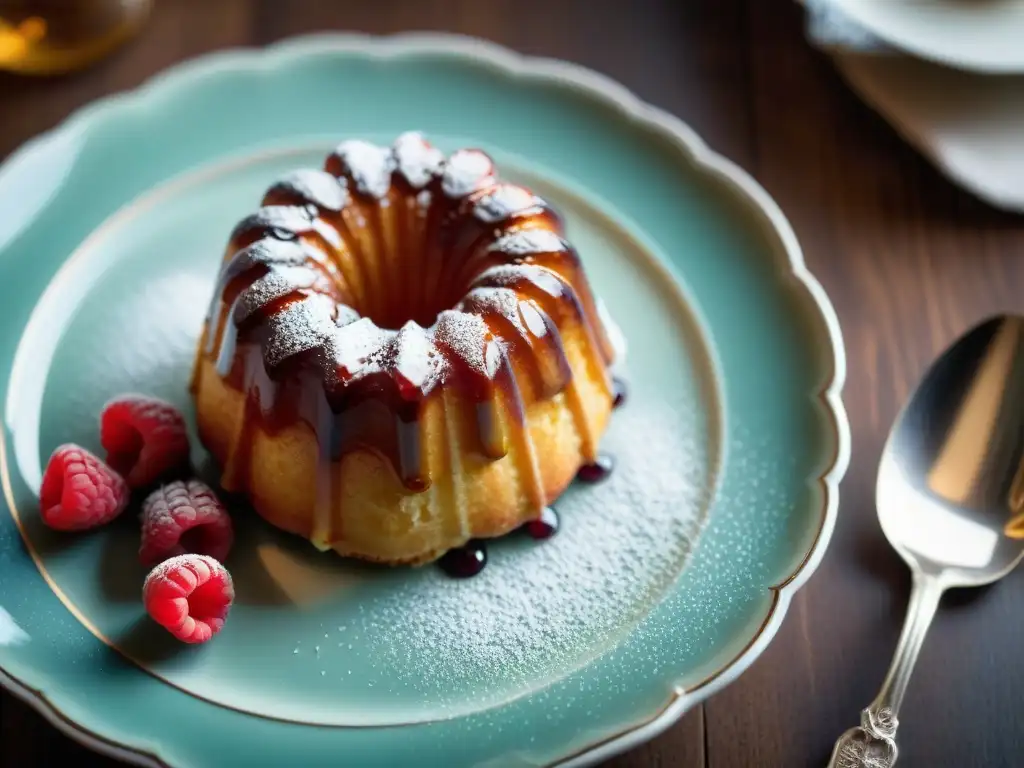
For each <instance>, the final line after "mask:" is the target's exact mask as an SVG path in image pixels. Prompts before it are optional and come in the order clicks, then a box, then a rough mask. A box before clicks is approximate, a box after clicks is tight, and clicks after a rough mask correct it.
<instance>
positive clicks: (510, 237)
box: [488, 229, 569, 256]
mask: <svg viewBox="0 0 1024 768" xmlns="http://www.w3.org/2000/svg"><path fill="white" fill-rule="evenodd" d="M488 250H490V251H493V252H497V253H504V254H505V255H507V256H531V255H533V254H536V253H560V252H563V251H567V250H569V244H568V243H567V242H566V241H565V240H564V239H563V238H562V237H560V236H559V235H558V234H557V233H555V232H552V231H551V230H550V229H514V230H511V231H509V232H506V233H505V234H504V235H502V236H501V237H499V238H498V239H497V240H495V241H494V242H493V243H491V245H490V248H489V249H488Z"/></svg>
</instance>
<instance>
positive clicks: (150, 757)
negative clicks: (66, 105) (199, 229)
mask: <svg viewBox="0 0 1024 768" xmlns="http://www.w3.org/2000/svg"><path fill="white" fill-rule="evenodd" d="M313 52H345V53H356V54H361V55H366V56H369V57H373V58H381V59H389V58H398V57H401V56H406V55H415V54H421V53H433V54H438V53H441V54H445V55H448V56H452V57H454V58H458V57H461V58H464V59H467V60H468V61H470V62H472V63H474V64H476V65H479V64H481V63H483V64H485V65H489V66H492V67H494V68H496V69H498V70H500V71H502V72H503V73H504V74H506V75H508V76H510V77H513V78H520V79H536V80H545V81H550V82H555V83H557V84H559V85H561V86H563V87H567V88H571V89H575V90H577V91H581V92H583V93H586V94H587V95H588V96H590V97H591V98H596V99H599V100H601V101H603V102H605V103H606V104H609V105H612V106H614V107H615V108H616V110H617V111H618V112H619V114H620V115H621V117H622V118H624V119H626V120H629V121H632V122H637V123H640V124H643V125H644V126H646V127H647V128H648V129H650V130H654V131H657V132H658V133H660V134H662V135H663V136H664V137H666V138H668V139H670V140H671V141H672V143H674V144H675V145H676V146H678V147H679V148H680V149H682V150H684V152H685V155H686V156H687V157H688V158H689V159H690V160H691V161H692V162H693V163H694V164H695V166H697V167H699V168H701V169H704V170H705V171H707V172H709V173H711V174H713V175H715V176H716V177H718V178H719V179H720V180H723V181H725V182H727V183H728V184H730V185H731V186H732V187H733V188H734V190H735V192H736V194H737V197H738V198H740V199H741V200H742V201H743V202H744V203H745V204H746V205H747V206H748V207H750V208H751V209H752V210H753V211H755V212H756V213H757V214H759V215H760V216H761V217H762V218H763V219H764V220H765V222H766V223H767V224H768V226H769V227H770V228H771V230H772V231H773V232H774V233H775V235H776V237H777V239H778V246H779V250H781V251H782V252H784V253H785V254H786V257H787V260H788V268H789V272H790V273H791V275H792V277H794V278H795V279H796V281H797V283H798V284H799V285H800V286H801V287H802V288H803V290H804V292H805V294H806V298H808V299H809V300H810V301H811V303H812V305H813V307H814V309H815V310H816V319H817V320H818V321H819V322H820V324H821V326H822V327H821V328H819V329H818V330H819V332H821V331H823V332H824V342H825V343H824V344H822V347H823V349H824V347H825V346H826V345H827V347H829V348H830V350H831V355H832V360H831V363H832V376H831V380H830V381H829V382H828V384H827V385H826V386H824V387H823V388H822V390H821V391H819V392H817V393H816V400H817V404H818V406H819V407H820V408H821V409H822V411H823V414H822V415H823V416H824V417H825V418H826V419H827V421H828V422H829V423H828V426H829V427H830V428H831V431H832V433H833V438H834V455H833V457H832V459H831V460H830V461H829V462H828V464H827V466H826V467H825V468H824V469H823V472H822V474H821V475H819V476H818V477H816V478H808V482H809V483H810V484H816V485H818V486H820V488H821V490H822V498H823V504H822V509H821V521H820V525H819V528H818V531H817V534H816V535H815V537H814V540H813V542H812V544H811V546H810V548H809V550H808V551H807V553H806V554H805V556H804V558H803V559H802V560H801V561H800V563H799V564H798V565H797V567H796V568H795V569H794V571H793V572H792V573H791V574H790V575H789V576H788V577H787V578H786V579H784V580H782V581H781V582H780V583H779V584H777V585H775V586H773V587H772V588H771V589H772V602H771V605H770V607H769V609H768V612H767V614H766V616H765V617H764V620H763V622H762V623H761V625H760V627H759V629H758V631H757V633H756V634H755V635H754V636H753V637H752V638H750V640H749V642H748V643H747V645H746V646H745V647H744V648H743V650H742V651H741V652H740V653H739V654H737V655H736V656H735V657H734V658H733V659H731V660H730V661H729V662H728V663H726V664H725V665H723V666H722V667H721V668H720V669H718V670H716V671H715V672H714V673H713V674H711V675H709V676H708V677H707V678H705V679H704V680H703V681H702V682H700V683H699V684H697V685H696V686H694V687H692V688H690V689H689V690H685V689H683V688H682V687H681V686H678V685H676V686H675V687H674V690H673V693H672V695H671V696H670V697H669V699H668V701H667V702H666V703H665V704H664V705H663V706H662V707H661V708H660V709H659V710H658V711H657V712H655V713H654V714H653V715H652V716H650V717H648V718H646V719H644V720H642V721H640V722H639V723H635V724H633V725H631V726H630V727H629V728H627V729H625V730H623V731H621V732H619V733H616V734H614V735H612V736H609V737H607V738H605V739H603V740H602V741H600V742H598V743H596V744H592V745H588V746H587V747H586V748H584V749H583V750H582V751H579V752H577V753H575V754H574V755H570V756H567V757H566V758H563V759H562V760H560V761H558V762H557V763H555V765H557V766H560V768H569V767H570V766H572V767H573V768H575V767H577V766H584V765H591V764H593V763H595V762H598V761H600V760H602V759H606V758H608V757H610V756H612V755H615V754H618V753H620V752H623V751H625V750H627V749H629V748H630V747H632V746H635V745H637V744H640V743H643V742H645V741H647V740H649V739H651V738H654V737H655V736H657V735H658V734H660V733H662V732H663V731H665V730H666V729H667V728H668V727H669V726H671V725H672V724H673V723H675V722H676V721H677V720H678V719H679V718H680V717H681V716H682V715H683V713H684V712H686V711H687V710H689V709H690V708H691V707H693V706H694V705H696V704H698V703H700V702H702V701H704V700H705V699H707V698H708V697H710V696H712V695H713V694H715V693H716V692H718V691H719V690H721V689H722V688H724V687H725V686H727V685H728V684H729V683H731V682H732V681H734V680H735V679H736V678H737V677H739V676H740V675H741V674H742V673H743V672H744V671H745V670H746V669H747V668H748V667H749V666H750V665H751V664H752V663H753V662H754V660H755V659H757V657H758V656H760V655H761V653H762V652H763V651H764V649H765V648H766V647H767V645H768V643H769V642H771V640H772V638H773V637H774V636H775V633H776V632H777V631H778V628H779V626H780V625H781V623H782V620H783V619H784V618H785V615H786V612H787V609H788V607H789V603H790V601H791V600H792V598H793V595H794V594H795V593H796V592H797V590H799V589H800V587H801V586H803V585H804V583H806V581H807V580H808V579H809V578H810V576H811V574H812V573H813V572H814V571H815V569H816V568H817V566H818V564H819V563H820V562H821V559H822V557H823V555H824V552H825V549H826V547H827V545H828V542H829V540H830V539H831V536H832V531H833V529H834V528H835V521H836V514H837V510H838V503H839V495H838V486H839V482H840V481H841V480H842V478H843V476H844V475H845V473H846V469H847V466H848V464H849V459H850V429H849V422H848V419H847V416H846V411H845V408H844V406H843V403H842V398H841V392H842V388H843V384H844V383H845V380H846V357H845V352H844V347H843V340H842V333H841V331H840V328H839V320H838V318H837V316H836V313H835V310H834V308H833V307H832V304H831V302H830V301H829V299H828V296H827V295H826V294H825V291H824V289H823V288H822V287H821V284H820V283H819V282H818V281H817V279H816V278H815V277H814V276H813V275H812V274H811V273H810V272H809V271H808V269H807V267H806V265H805V263H804V259H803V253H802V251H801V249H800V245H799V243H798V242H797V239H796V235H795V234H794V232H793V230H792V228H791V226H790V224H789V222H788V221H787V220H786V218H785V216H784V215H783V213H782V211H781V209H780V208H779V207H778V205H777V204H776V203H775V201H774V200H772V198H771V197H770V196H769V195H768V193H767V192H766V191H765V190H764V188H763V187H761V186H760V184H758V183H757V182H756V181H755V180H754V179H753V178H752V177H751V176H750V175H749V174H747V172H746V171H744V170H743V169H741V168H740V167H739V166H737V165H736V164H735V163H733V162H732V161H730V160H728V159H726V158H725V157H723V156H721V155H719V154H718V153H716V152H715V151H713V150H712V149H711V148H710V147H708V146H707V144H705V143H704V141H703V140H702V139H701V138H700V136H698V135H697V133H696V132H695V131H694V130H693V129H692V128H690V127H689V126H688V125H687V124H685V123H684V122H683V121H682V120H680V119H679V118H677V117H675V116H673V115H671V114H669V113H667V112H665V111H664V110H661V109H659V108H657V107H653V106H651V105H649V104H646V103H644V102H643V101H641V100H640V99H638V98H637V97H636V96H635V95H633V94H632V93H631V92H630V91H629V90H627V89H626V88H625V87H624V86H622V85H620V84H619V83H617V82H615V81H614V80H611V79H610V78H607V77H605V76H604V75H601V74H598V73H597V72H594V71H593V70H590V69H587V68H586V67H583V66H581V65H578V64H573V63H570V62H566V61H561V60H557V59H549V58H539V57H532V56H525V55H522V54H519V53H517V52H515V51H512V50H511V49H508V48H505V47H503V46H500V45H497V44H495V43H491V42H487V41H484V40H480V39H478V38H473V37H467V36H463V35H456V34H447V33H431V32H412V33H402V34H397V35H390V36H375V35H363V34H343V33H322V34H314V35H305V36H300V37H293V38H289V39H286V40H283V41H280V42H278V43H275V44H272V45H270V46H267V47H265V48H252V47H250V48H234V49H227V50H224V51H219V52H215V53H211V54H207V55H205V56H201V57H198V58H196V59H193V60H191V61H187V62H184V63H182V64H178V65H176V66H174V67H172V68H170V69H168V70H165V71H164V72H161V73H158V74H156V75H154V76H153V77H152V78H150V79H149V80H148V81H146V82H145V83H143V84H142V85H141V86H139V87H138V88H136V89H133V90H130V91H126V92H123V93H117V94H112V95H110V96H106V97H103V98H101V99H98V100H97V101H94V102H92V103H91V104H89V105H87V106H85V107H83V108H81V109H79V110H78V111H77V112H76V113H74V114H73V115H72V116H71V117H69V118H68V119H67V120H65V121H64V122H63V123H62V124H61V125H59V126H57V127H56V128H54V129H52V130H50V131H47V132H45V133H42V134H40V135H38V136H36V137H35V138H33V139H30V140H29V141H28V142H26V143H25V144H24V145H22V146H21V147H20V148H19V149H18V150H16V151H15V152H14V153H12V154H11V155H10V156H9V157H8V158H7V160H6V161H5V162H4V163H3V164H2V165H0V181H2V180H3V177H4V175H5V173H4V171H6V170H8V169H10V168H11V167H12V166H14V165H15V164H17V163H21V162H26V161H29V160H30V159H31V158H32V157H33V156H35V155H37V154H39V153H43V152H45V151H46V150H47V148H48V145H49V144H51V143H54V142H55V141H56V140H58V139H59V138H60V137H61V136H62V135H64V134H70V133H72V132H74V131H77V130H81V129H83V128H85V127H86V126H87V124H88V123H89V121H91V120H92V119H94V118H95V117H96V115H99V114H102V113H103V112H106V111H108V110H110V109H114V108H116V107H117V106H118V105H119V104H121V103H124V102H128V101H131V100H134V99H146V98H153V97H164V96H166V95H167V94H168V93H170V92H173V90H174V89H176V88H181V87H185V86H186V85H187V84H189V83H190V82H192V81H193V79H195V78H196V77H200V76H209V75H212V74H215V73H216V74H220V73H223V72H226V71H231V70H235V71H247V70H251V69H269V68H273V67H274V66H277V65H279V64H281V63H283V62H287V61H288V60H289V59H292V58H296V57H300V56H305V55H308V54H310V53H313ZM0 685H3V686H4V687H5V688H6V689H7V690H9V691H11V692H12V693H13V694H14V695H16V696H17V697H18V698H20V699H22V700H24V701H26V702H27V703H28V704H29V705H31V706H32V707H33V708H34V709H36V710H37V711H38V712H39V713H40V714H42V715H43V716H44V717H45V718H46V719H47V720H48V721H49V722H50V723H52V724H53V725H54V726H56V727H57V728H58V729H60V730H61V731H63V732H64V733H65V734H67V735H68V736H70V737H72V738H74V739H75V740H77V741H79V742H80V743H82V744H84V745H85V746H87V747H89V748H90V749H93V750H95V751H97V752H100V753H103V754H106V755H109V756H111V757H114V758H116V759H119V760H123V761H128V762H131V763H134V764H136V765H143V766H156V767H157V768H170V766H169V765H168V763H166V762H164V761H163V760H162V759H161V758H160V757H159V756H158V755H156V754H155V753H154V752H150V751H147V750H145V749H140V748H136V747H132V746H129V745H127V744H122V743H118V742H115V741H113V740H111V739H109V738H107V737H104V736H103V735H101V734H99V733H97V732H95V731H92V730H89V729H87V728H85V727H84V726H82V725H81V724H80V723H78V722H76V721H74V720H73V719H71V718H69V717H68V716H66V715H64V714H63V713H62V712H61V711H60V709H59V708H58V707H57V706H56V704H55V703H54V702H53V701H51V700H50V698H49V697H47V696H46V694H45V693H44V692H43V691H41V690H38V689H35V688H33V687H31V686H30V685H29V684H28V683H27V682H26V681H24V680H21V679H19V678H17V677H15V676H13V675H11V674H10V673H9V672H7V671H6V670H4V669H3V668H0Z"/></svg>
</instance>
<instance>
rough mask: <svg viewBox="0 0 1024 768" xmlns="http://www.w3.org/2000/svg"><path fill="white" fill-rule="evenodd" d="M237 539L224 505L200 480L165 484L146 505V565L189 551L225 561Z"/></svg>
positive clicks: (141, 555)
mask: <svg viewBox="0 0 1024 768" xmlns="http://www.w3.org/2000/svg"><path fill="white" fill-rule="evenodd" d="M234 538H235V535H234V528H233V527H232V525H231V518H230V517H229V516H228V513H227V510H225V509H224V505H223V504H221V503H220V500H219V499H218V498H217V496H216V495H215V494H214V492H213V491H211V490H210V489H209V488H208V487H207V486H206V485H205V484H203V483H201V482H199V481H198V480H189V481H188V482H182V481H180V480H179V481H177V482H174V483H170V484H169V485H165V486H163V487H162V488H158V489H157V490H155V491H153V492H152V493H151V494H150V495H149V496H148V497H147V498H146V500H145V501H144V502H143V503H142V544H141V545H140V546H139V560H141V561H142V563H143V565H155V564H156V563H159V562H161V561H163V560H166V559H167V558H169V557H174V556H175V555H184V554H186V553H189V552H193V553H196V554H200V555H209V556H210V557H212V558H215V559H217V560H222V561H223V560H224V559H226V558H227V556H228V552H229V551H231V544H232V542H233V541H234Z"/></svg>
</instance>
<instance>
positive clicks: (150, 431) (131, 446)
mask: <svg viewBox="0 0 1024 768" xmlns="http://www.w3.org/2000/svg"><path fill="white" fill-rule="evenodd" d="M100 442H101V443H102V444H103V447H104V448H105V449H106V450H107V463H108V464H110V466H112V467H113V468H114V469H115V470H117V471H118V472H119V473H120V474H121V475H122V476H123V477H124V479H125V480H127V481H128V485H130V486H131V487H132V488H141V487H145V486H147V485H150V484H152V483H154V482H156V481H158V480H159V479H160V478H161V477H165V476H166V475H168V474H169V473H170V472H172V471H174V470H176V469H179V468H181V467H183V466H184V465H185V464H186V463H187V462H188V452H189V449H188V432H187V430H186V429H185V418H184V417H183V416H182V415H181V412H180V411H179V410H178V409H177V408H175V407H174V406H173V405H171V404H170V403H167V402H164V401H163V400H158V399H156V398H154V397H146V396H144V395H122V396H121V397H118V398H115V399H113V400H111V401H110V402H109V403H107V404H106V406H104V408H103V413H102V414H101V415H100Z"/></svg>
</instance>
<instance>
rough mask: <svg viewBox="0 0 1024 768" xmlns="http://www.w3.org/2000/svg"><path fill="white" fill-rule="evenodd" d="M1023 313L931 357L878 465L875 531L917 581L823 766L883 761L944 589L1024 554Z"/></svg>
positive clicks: (892, 753)
mask: <svg viewBox="0 0 1024 768" xmlns="http://www.w3.org/2000/svg"><path fill="white" fill-rule="evenodd" d="M1022 459H1024V318H1020V317H1010V316H1007V317H996V318H993V319H991V320H988V321H986V322H984V323H982V324H981V325H979V326H978V327H976V328H974V329H973V330H972V331H970V332H968V333H967V334H966V335H965V336H963V337H962V338H961V339H960V340H959V341H957V342H956V343H955V344H954V345H953V346H952V347H950V348H949V349H948V350H947V351H946V352H944V353H943V355H942V356H941V357H940V358H939V359H938V360H937V361H936V362H935V364H934V365H933V366H932V368H931V369H930V370H929V371H928V373H927V374H926V375H925V377H924V380H923V381H922V382H921V384H920V385H919V387H918V389H917V391H916V392H915V393H914V395H913V396H912V397H911V399H910V402H909V403H908V404H907V405H906V407H905V408H904V409H903V412H902V413H901V414H900V415H899V417H898V418H897V420H896V424H895V425H894V426H893V429H892V432H891V433H890V435H889V440H888V442H887V443H886V446H885V450H884V451H883V452H882V461H881V464H880V466H879V469H878V487H877V489H876V505H877V507H878V519H879V522H880V523H881V524H882V530H883V531H884V532H885V535H886V538H888V539H889V542H890V543H891V544H892V546H893V547H894V548H895V549H896V551H897V552H899V554H900V556H901V557H902V558H903V559H904V560H905V561H906V563H907V565H908V566H910V570H911V573H912V575H913V588H912V590H911V593H910V605H909V607H908V609H907V618H906V621H905V623H904V625H903V632H902V634H901V635H900V640H899V645H898V646H897V647H896V655H895V656H894V658H893V660H892V666H890V667H889V673H888V674H887V675H886V677H885V682H884V683H882V690H880V691H879V692H878V696H876V697H875V700H874V701H873V702H871V704H869V705H868V707H867V708H866V709H865V710H864V711H863V712H862V713H861V718H860V726H859V727H856V728H851V729H850V730H848V731H847V732H846V733H844V734H843V735H842V736H841V737H840V738H839V741H837V742H836V746H835V749H834V750H833V752H832V759H831V760H830V761H829V768H890V766H892V765H893V764H894V763H895V762H896V757H897V754H898V752H897V749H896V740H895V737H896V727H897V725H898V724H899V720H898V719H897V713H898V712H899V708H900V704H901V703H902V702H903V695H904V694H905V693H906V691H907V683H908V682H909V680H910V673H911V671H912V670H913V668H914V662H915V661H916V660H917V656H918V653H919V652H920V650H921V644H922V643H923V642H924V636H925V633H926V632H927V631H928V627H929V625H930V624H931V623H932V618H933V617H934V616H935V610H936V609H937V608H938V606H939V599H940V598H941V597H942V593H943V592H945V591H946V590H947V589H949V588H950V587H978V586H981V585H983V584H990V583H991V582H993V581H996V580H997V579H1000V578H1002V577H1003V576H1005V575H1006V574H1007V573H1009V572H1010V571H1011V570H1013V567H1014V566H1015V565H1017V563H1018V562H1020V559H1021V556H1022V555H1024V465H1022Z"/></svg>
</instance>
